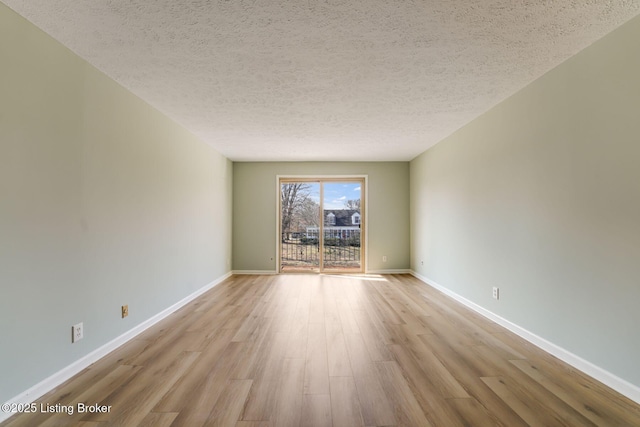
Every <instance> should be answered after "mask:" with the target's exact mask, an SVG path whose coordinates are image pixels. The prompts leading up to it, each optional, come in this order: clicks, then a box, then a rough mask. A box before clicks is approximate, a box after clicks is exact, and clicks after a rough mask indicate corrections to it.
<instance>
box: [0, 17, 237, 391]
mask: <svg viewBox="0 0 640 427" xmlns="http://www.w3.org/2000/svg"><path fill="white" fill-rule="evenodd" d="M0 63H1V64H2V65H1V66H0V292H1V297H0V343H1V344H0V402H5V401H7V400H9V399H10V398H13V397H14V396H16V395H18V394H20V393H22V392H24V391H25V390H27V389H28V388H30V387H31V386H33V385H35V384H37V383H38V382H40V381H42V380H43V379H45V378H47V377H48V376H50V375H52V374H54V373H56V372H57V371H59V370H60V369H62V368H64V367H67V366H68V365H70V364H71V363H72V362H74V361H76V360H78V359H79V358H81V357H82V356H84V355H86V354H88V353H90V352H91V351H93V350H95V349H96V348H98V347H100V346H102V345H104V344H105V343H107V342H109V341H110V340H112V339H114V338H116V337H118V336H119V335H121V334H123V333H124V332H126V331H128V330H130V329H131V328H133V327H134V326H136V325H138V324H140V323H141V322H143V321H144V320H146V319H148V318H150V317H152V316H153V315H155V314H157V313H159V312H161V311H162V310H163V309H165V308H167V307H169V306H171V305H173V304H174V303H176V302H178V301H179V300H181V299H183V298H184V297H186V296H187V295H190V294H191V293H193V292H194V291H196V290H198V289H200V288H202V287H203V286H205V285H207V284H209V283H211V282H213V281H214V280H216V279H218V278H220V277H222V276H224V275H225V274H226V273H227V272H228V271H229V270H230V266H228V265H227V263H226V260H228V259H229V258H230V256H231V200H232V197H231V190H232V186H231V179H232V163H231V162H230V161H228V160H227V159H225V158H224V157H222V156H221V155H219V154H218V153H216V152H215V151H214V150H212V149H211V148H210V147H209V146H207V145H205V144H204V143H202V142H200V141H199V140H197V139H196V138H195V137H194V136H192V135H191V134H190V133H187V132H186V131H185V130H184V129H183V128H181V127H179V126H178V125H176V124H175V123H173V122H172V121H170V120H168V119H167V118H165V117H164V116H163V115H161V114H160V113H158V112H157V111H155V110H154V109H152V108H151V107H150V106H149V105H147V104H145V103H144V102H142V101H141V100H140V99H138V98H136V97H135V96H133V95H132V94H130V93H129V92H127V91H126V90H124V89H123V88H122V87H120V86H118V85H117V84H116V83H115V82H113V81H112V80H110V79H108V78H106V77H105V76H104V75H102V74H101V73H100V72H98V71H96V70H95V69H94V68H92V67H91V66H90V65H88V64H87V63H85V62H83V61H82V60H81V59H79V58H78V57H77V56H75V55H74V54H72V53H71V52H70V51H68V50H67V49H66V48H64V47H62V46H61V45H60V44H58V43H57V42H55V41H54V40H52V39H51V38H50V37H48V36H47V35H45V34H44V33H42V32H41V31H40V30H38V29H37V28H35V27H34V26H32V25H31V24H29V23H28V22H27V21H25V20H23V19H22V18H21V17H19V16H18V15H16V14H15V13H13V12H12V11H10V10H9V9H8V8H7V7H5V6H4V5H2V4H0ZM123 304H129V313H130V314H129V317H127V318H126V319H121V318H120V306H121V305H123ZM78 322H84V328H85V338H84V339H83V340H82V341H79V342H77V343H75V344H71V340H70V338H71V326H72V325H74V324H76V323H78Z"/></svg>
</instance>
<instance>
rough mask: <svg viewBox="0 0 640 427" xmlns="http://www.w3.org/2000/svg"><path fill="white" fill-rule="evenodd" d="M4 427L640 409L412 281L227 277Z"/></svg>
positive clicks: (398, 420)
mask: <svg viewBox="0 0 640 427" xmlns="http://www.w3.org/2000/svg"><path fill="white" fill-rule="evenodd" d="M40 402H42V403H45V404H50V405H53V404H56V403H60V404H63V405H74V406H75V405H76V404H77V403H78V402H84V403H87V404H94V403H100V404H101V405H110V406H111V411H110V412H109V413H106V414H86V413H85V414H78V413H77V412H76V413H74V415H73V416H69V415H67V414H55V415H51V414H33V415H32V414H24V415H20V416H17V417H14V418H11V419H9V420H8V421H7V422H5V424H3V425H9V426H36V425H43V426H49V425H52V426H53V425H83V426H98V425H121V426H136V425H145V426H169V425H176V426H190V427H193V426H200V425H220V426H236V427H252V426H253V427H257V426H260V427H268V426H269V427H280V426H299V425H305V426H306V425H309V426H348V427H353V426H396V425H398V426H400V425H402V426H420V427H422V426H438V427H439V426H444V427H450V426H508V427H514V426H525V425H530V426H580V427H583V426H594V425H597V426H607V427H610V426H625V427H626V426H640V407H639V405H636V404H634V403H633V402H631V401H630V400H628V399H626V398H624V397H622V396H621V395H619V394H617V393H615V392H614V391H612V390H610V389H608V388H607V387H605V386H604V385H602V384H600V383H598V382H596V381H594V380H592V379H590V378H588V377H587V376H585V375H584V374H581V373H580V372H576V371H575V370H574V369H572V368H570V367H569V366H567V365H565V364H563V363H561V362H560V361H558V360H557V359H555V358H553V357H551V356H549V355H547V354H545V353H543V352H542V351H540V350H538V349H537V348H535V347H533V346H532V345H530V344H528V343H527V342H525V341H523V340H522V339H520V338H518V337H516V336H515V335H513V334H511V333H509V332H507V331H506V330H504V329H503V328H501V327H499V326H497V325H496V324H494V323H492V322H490V321H488V320H486V319H484V318H482V317H481V316H479V315H477V314H475V313H474V312H471V311H469V310H468V309H466V308H464V307H462V306H461V305H459V304H458V303H457V302H455V301H452V300H451V299H449V298H447V297H445V296H443V295H442V294H440V293H439V292H437V291H435V290H433V289H432V288H430V287H428V286H427V285H425V284H423V283H421V282H420V281H418V280H417V279H415V278H413V277H411V276H407V275H394V276H379V277H367V278H358V277H352V276H328V275H322V276H317V275H277V276H234V277H232V278H230V279H228V280H227V281H225V282H224V283H222V284H220V285H218V286H217V287H215V288H214V289H212V290H211V291H209V292H208V293H206V294H204V295H203V296H201V297H200V298H198V299H197V300H195V301H193V302H192V303H190V304H189V305H187V306H185V307H183V308H182V309H181V310H179V311H177V312H176V313H174V314H173V315H172V316H170V317H169V318H167V319H165V320H163V321H162V322H160V323H159V324H157V325H155V326H154V327H152V328H151V329H149V330H147V331H145V332H144V333H143V334H141V335H139V336H138V337H136V338H135V339H134V340H132V341H130V342H129V343H127V344H126V345H124V346H123V347H121V348H119V349H118V350H116V351H115V352H113V353H111V354H110V355H108V356H107V357H105V358H104V359H102V360H100V361H99V362H97V363H95V364H94V365H92V366H91V367H89V368H87V369H86V370H85V371H83V372H82V373H80V374H79V375H77V376H76V377H74V378H73V379H71V380H69V381H68V382H67V383H65V384H63V385H62V386H60V387H58V388H57V389H56V390H54V391H52V392H51V393H49V394H48V395H46V396H44V397H43V398H41V399H40V400H39V401H38V403H40Z"/></svg>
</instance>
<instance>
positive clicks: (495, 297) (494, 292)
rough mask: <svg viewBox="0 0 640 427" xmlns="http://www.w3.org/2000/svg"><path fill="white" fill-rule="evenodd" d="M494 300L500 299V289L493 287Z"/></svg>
mask: <svg viewBox="0 0 640 427" xmlns="http://www.w3.org/2000/svg"><path fill="white" fill-rule="evenodd" d="M493 299H500V288H498V287H496V286H494V287H493Z"/></svg>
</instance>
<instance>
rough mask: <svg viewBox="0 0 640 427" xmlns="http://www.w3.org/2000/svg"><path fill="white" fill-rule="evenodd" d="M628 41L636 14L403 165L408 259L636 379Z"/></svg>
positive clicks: (639, 226) (639, 259) (634, 104)
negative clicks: (496, 290)
mask: <svg viewBox="0 0 640 427" xmlns="http://www.w3.org/2000/svg"><path fill="white" fill-rule="evenodd" d="M639 40H640V18H636V19H634V20H632V21H631V22H629V23H627V24H626V25H624V26H623V27H621V28H619V29H618V30H617V31H615V32H613V33H612V34H610V35H608V36H606V37H605V38H604V39H602V40H600V41H599V42H597V43H595V44H594V45H592V46H590V47H589V48H587V49H586V50H584V51H582V52H580V53H579V54H578V55H576V56H575V57H573V58H571V59H570V60H568V61H566V62H565V63H563V64H562V65H560V66H559V67H557V68H556V69H554V70H552V71H551V72H549V73H547V74H546V75H545V76H543V77H542V78H540V79H538V80H537V81H535V82H534V83H533V84H531V85H529V86H528V87H526V88H524V89H523V90H522V91H520V92H518V93H517V94H516V95H514V96H512V97H511V98H509V99H507V100H506V101H505V102H503V103H501V104H499V105H498V106H496V107H495V108H493V109H491V110H490V111H489V112H487V113H486V114H484V115H483V116H481V117H480V118H478V119H477V120H475V121H473V122H472V123H470V124H469V125H467V126H465V127H464V128H462V129H461V130H459V131H458V132H456V133H455V134H454V135H452V136H451V137H449V138H447V139H445V140H444V141H442V142H440V143H439V144H437V145H436V146H435V147H433V148H432V149H430V150H428V151H427V152H425V153H423V154H422V155H421V156H419V157H417V158H416V159H414V160H413V161H412V162H411V165H410V175H411V231H412V241H411V253H412V255H411V257H412V260H411V266H412V269H413V270H414V271H416V272H417V273H418V274H420V275H422V276H424V277H426V278H428V279H430V280H432V281H434V282H436V283H438V284H440V285H442V286H444V287H446V288H449V289H450V290H452V291H453V292H455V293H457V294H459V295H461V296H463V297H465V298H467V299H469V300H471V301H473V302H474V303H476V304H479V305H480V306H482V307H484V308H486V309H487V310H490V311H491V312H494V313H496V314H497V315H499V316H502V317H503V318H506V319H507V320H509V321H511V322H513V323H515V324H517V325H519V326H521V327H523V328H525V329H527V330H529V331H530V332H533V333H534V334H537V335H539V336H540V337H542V338H544V339H546V340H548V341H550V342H552V343H554V344H556V345H558V346H560V347H562V348H564V349H565V350H568V351H570V352H572V353H574V354H575V355H577V356H579V357H581V358H583V359H585V360H587V361H589V362H591V363H593V364H595V365H597V366H599V367H601V368H604V369H605V370H607V371H609V372H610V373H613V374H614V375H616V376H618V377H619V378H622V379H624V380H626V381H628V382H630V383H632V384H635V385H636V386H640V369H639V368H638V360H639V357H640V334H639V333H638V325H640V310H638V303H639V302H640V143H639V141H640V120H639V117H640V116H639V113H640V78H638V76H640V43H638V41H639ZM422 261H424V265H422V264H421V262H422ZM492 286H499V287H500V291H501V294H500V300H499V301H495V300H493V299H492V297H491V288H492Z"/></svg>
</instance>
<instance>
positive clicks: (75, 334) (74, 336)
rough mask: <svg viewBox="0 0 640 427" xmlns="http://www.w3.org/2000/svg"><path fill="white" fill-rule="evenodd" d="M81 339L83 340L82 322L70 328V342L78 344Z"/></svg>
mask: <svg viewBox="0 0 640 427" xmlns="http://www.w3.org/2000/svg"><path fill="white" fill-rule="evenodd" d="M82 338H84V326H83V325H82V322H80V323H78V324H77V325H73V326H72V327H71V342H72V343H74V342H78V341H80V340H81V339H82Z"/></svg>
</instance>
